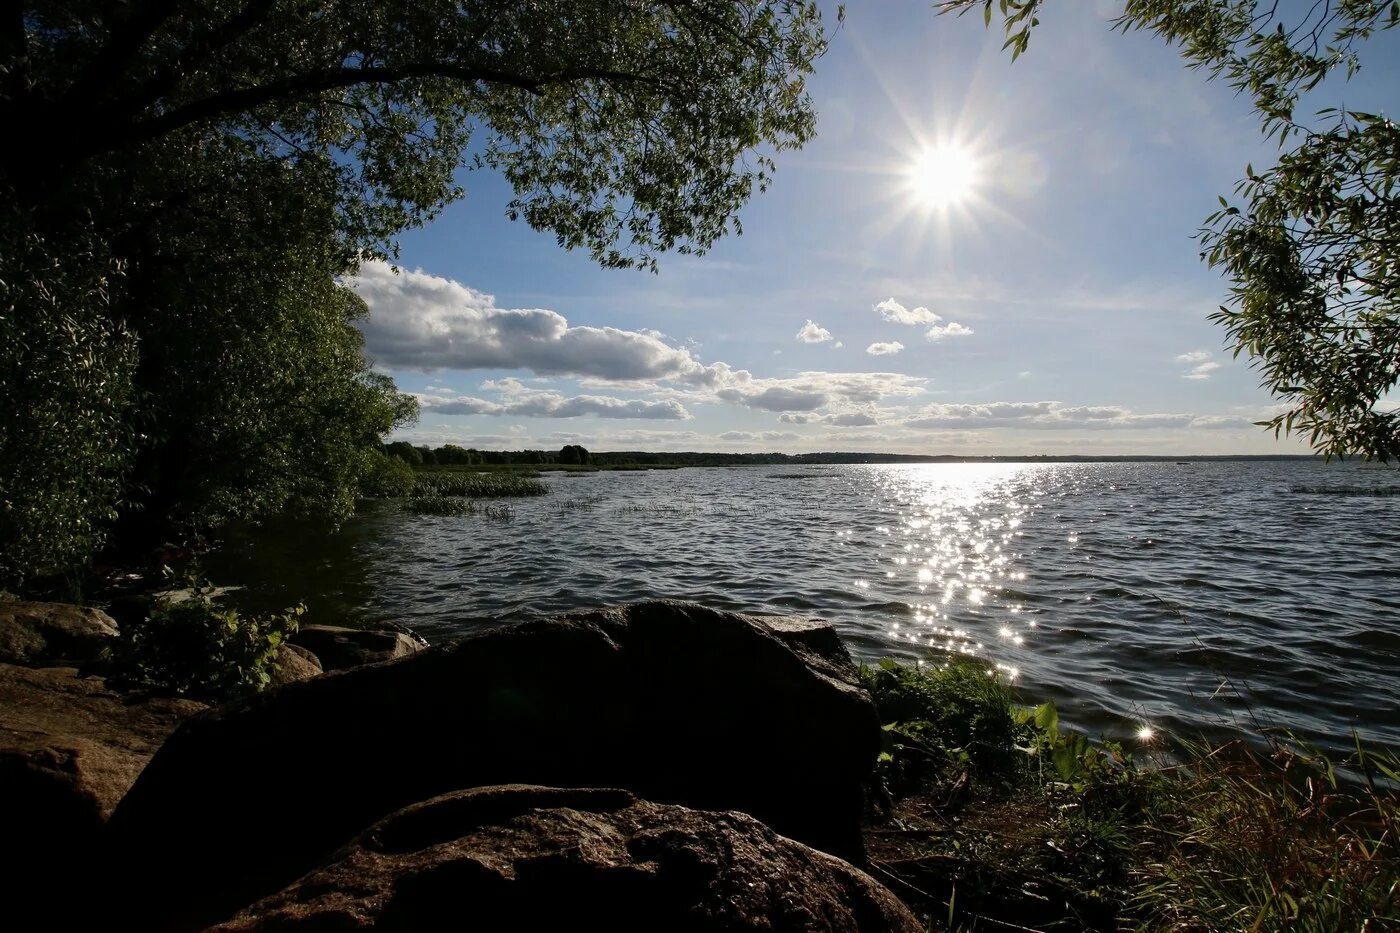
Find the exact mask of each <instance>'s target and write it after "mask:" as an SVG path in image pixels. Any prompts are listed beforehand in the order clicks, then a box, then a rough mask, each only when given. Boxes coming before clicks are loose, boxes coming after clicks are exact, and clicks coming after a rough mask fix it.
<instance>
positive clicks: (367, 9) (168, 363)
mask: <svg viewBox="0 0 1400 933" xmlns="http://www.w3.org/2000/svg"><path fill="white" fill-rule="evenodd" d="M824 49H825V38H824V33H823V27H822V22H821V18H820V15H819V12H818V10H817V7H816V4H815V3H814V2H808V0H785V2H769V0H623V2H617V0H532V2H529V3H520V2H516V0H451V2H449V0H129V2H126V3H120V4H117V3H109V2H104V0H46V2H43V3H37V2H27V3H26V2H19V3H17V4H12V5H11V6H10V7H9V8H8V11H7V13H6V14H5V15H4V17H3V18H0V126H4V127H5V128H6V130H7V132H8V134H9V139H10V140H21V141H22V144H20V145H14V144H11V145H8V146H5V147H0V393H3V395H4V397H5V398H6V402H7V409H6V411H5V413H4V415H3V418H0V555H3V556H0V585H4V584H6V583H15V582H16V581H19V582H22V581H23V580H24V579H26V578H29V577H33V576H34V575H35V574H42V573H49V572H53V571H55V570H61V569H63V568H64V567H67V566H71V565H73V564H74V563H76V562H81V561H82V560H84V559H86V558H88V557H89V556H90V555H91V554H92V553H93V552H94V550H95V549H96V548H97V547H99V546H100V545H101V543H102V541H103V540H104V538H106V537H108V536H109V532H110V531H111V530H112V529H113V528H116V529H117V531H118V533H119V536H123V535H128V533H129V536H130V537H132V538H133V539H134V538H138V537H146V538H149V537H151V536H162V535H172V534H182V533H187V532H190V531H198V530H199V529H203V528H209V527H215V526H217V525H218V524H220V523H222V522H225V521H228V520H230V519H235V518H242V519H251V520H257V519H259V518H261V517H264V516H267V515H270V514H273V513H277V512H285V511H287V510H297V511H302V510H305V511H317V512H323V513H328V514H331V515H333V516H341V515H344V514H346V513H347V512H348V510H349V508H350V507H351V505H352V503H353V499H354V495H355V489H356V485H357V483H358V482H359V481H360V480H361V479H363V478H364V477H365V476H366V475H368V474H369V473H370V472H372V471H373V470H375V469H377V468H378V467H377V464H378V463H379V461H380V459H382V453H381V452H380V438H382V436H383V435H384V434H386V433H388V432H389V431H391V430H392V429H393V428H394V427H395V426H397V425H400V424H404V423H406V422H407V421H409V420H411V419H412V418H413V417H414V415H415V404H414V402H413V400H412V399H411V398H409V397H406V396H403V395H401V394H399V393H398V392H397V391H396V390H395V389H394V387H393V384H392V382H391V381H389V380H388V379H387V377H385V376H383V375H381V374H379V373H377V372H375V371H374V370H373V369H372V368H371V367H370V365H369V361H367V360H365V359H364V357H363V353H362V348H361V345H360V338H359V334H358V332H357V331H356V330H355V328H354V322H355V319H356V318H357V317H358V316H359V315H361V314H363V313H365V311H364V306H363V304H362V303H361V302H359V300H358V299H357V298H356V297H355V296H354V295H353V294H351V293H350V292H348V291H347V290H346V289H344V288H343V287H341V286H340V285H339V284H338V282H339V281H340V280H341V278H342V277H344V276H345V275H347V274H349V273H351V272H353V271H354V269H355V268H356V265H357V263H358V262H360V261H362V259H364V258H365V257H368V256H376V257H392V256H393V255H394V253H395V242H396V238H397V236H398V235H399V234H400V233H402V232H403V231H404V230H406V229H408V228H411V227H413V226H415V225H418V224H421V223H424V222H425V221H427V220H429V219H430V218H432V217H433V216H434V215H435V214H436V213H437V212H438V211H440V210H441V209H442V208H443V206H444V205H445V204H447V203H449V202H450V201H452V200H454V199H456V198H459V197H461V196H463V191H462V188H461V186H460V179H461V177H462V176H461V174H460V172H461V170H462V169H463V168H478V169H485V170H490V171H495V172H499V173H501V174H502V175H503V176H504V177H505V178H506V179H507V180H508V181H509V182H510V184H511V185H512V186H513V188H514V191H515V197H514V199H513V200H512V201H511V203H510V204H508V205H506V206H505V210H506V212H507V213H508V215H509V216H511V217H513V218H519V219H523V220H524V221H526V222H527V223H529V224H530V225H531V226H533V227H535V228H537V229H540V230H547V231H551V232H553V233H554V235H555V236H556V237H557V239H558V241H559V243H560V244H561V245H562V246H565V247H568V248H580V249H585V250H588V251H589V253H590V254H591V255H592V256H593V257H594V259H596V260H597V261H598V262H600V263H602V264H603V265H605V266H638V267H642V268H655V266H656V262H657V257H658V255H659V254H661V253H662V252H665V251H668V250H673V251H678V252H701V251H703V250H705V249H706V248H708V247H709V246H711V245H712V244H713V243H714V242H715V241H716V240H717V239H718V238H719V237H721V236H723V235H724V234H725V233H726V232H728V231H731V230H737V229H738V220H737V217H736V212H737V211H738V209H739V208H740V207H741V206H742V205H743V204H744V203H745V202H746V201H747V200H748V199H749V198H750V197H751V196H752V195H753V194H754V193H755V192H757V191H760V190H762V189H763V188H764V187H765V186H766V185H767V183H768V181H769V178H770V177H771V173H772V171H773V168H774V162H773V159H774V156H775V154H776V153H778V152H780V151H781V150H783V149H787V148H790V147H795V146H800V145H802V144H803V143H804V142H806V141H807V140H808V139H809V138H810V137H811V135H812V133H813V128H814V121H815V118H814V114H813V110H812V105H811V101H810V100H809V98H808V96H807V93H806V90H805V84H804V80H805V77H806V76H807V74H808V73H809V72H810V71H811V68H812V64H813V62H814V60H815V59H816V58H817V57H818V56H819V55H820V54H821V53H822V51H823V50H824Z"/></svg>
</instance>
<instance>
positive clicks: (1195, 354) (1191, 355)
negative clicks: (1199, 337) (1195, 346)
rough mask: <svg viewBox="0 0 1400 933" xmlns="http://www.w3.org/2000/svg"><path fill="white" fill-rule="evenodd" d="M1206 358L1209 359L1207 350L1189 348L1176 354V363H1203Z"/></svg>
mask: <svg viewBox="0 0 1400 933" xmlns="http://www.w3.org/2000/svg"><path fill="white" fill-rule="evenodd" d="M1208 359H1210V351H1209V350H1191V351H1190V352H1187V353H1183V354H1181V355H1180V356H1178V357H1177V358H1176V361H1177V362H1178V363H1204V362H1205V361H1206V360H1208Z"/></svg>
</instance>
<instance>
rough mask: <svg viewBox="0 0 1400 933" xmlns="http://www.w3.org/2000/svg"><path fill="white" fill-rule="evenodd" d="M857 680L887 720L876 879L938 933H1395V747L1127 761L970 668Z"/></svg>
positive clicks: (1266, 750)
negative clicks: (1017, 931)
mask: <svg viewBox="0 0 1400 933" xmlns="http://www.w3.org/2000/svg"><path fill="white" fill-rule="evenodd" d="M862 676H863V678H864V680H865V683H866V686H867V687H868V688H869V690H870V692H871V695H872V697H873V698H874V700H875V703H876V705H877V707H878V708H879V710H880V715H881V720H882V722H884V723H885V726H884V735H885V746H884V751H883V752H882V753H881V755H880V761H879V764H878V766H877V772H876V779H875V781H874V786H873V787H872V793H871V820H872V825H871V826H870V828H869V829H868V831H867V849H868V851H869V854H870V857H871V865H872V869H873V871H874V873H875V874H876V876H877V877H879V878H881V880H883V881H885V882H886V883H887V884H889V885H890V887H891V888H892V889H893V890H894V891H895V892H896V893H897V894H900V895H901V896H903V897H904V898H905V899H906V901H908V902H909V903H910V904H911V906H913V907H914V908H915V909H916V910H918V911H922V912H923V913H924V914H925V916H926V918H927V919H928V920H929V922H930V923H931V924H932V925H933V927H934V928H938V929H942V928H948V929H1006V928H1008V925H1009V926H1010V928H1022V929H1024V928H1030V929H1037V930H1071V929H1072V930H1084V929H1105V930H1107V929H1151V930H1158V929H1160V930H1179V931H1195V930H1203V931H1204V930H1259V931H1264V930H1285V929H1287V930H1304V931H1310V930H1316V931H1323V930H1380V929H1395V928H1397V927H1396V926H1394V924H1400V882H1397V879H1400V849H1398V848H1397V836H1396V833H1397V829H1398V827H1397V818H1400V798H1398V797H1397V788H1398V787H1400V757H1397V756H1396V755H1395V754H1393V753H1390V752H1379V751H1367V750H1364V749H1361V748H1358V749H1357V751H1356V753H1355V754H1354V755H1352V756H1351V757H1349V758H1348V760H1347V761H1345V762H1339V763H1336V764H1334V763H1333V762H1330V761H1328V760H1327V759H1326V758H1324V757H1323V756H1321V755H1319V754H1317V753H1315V752H1313V751H1311V750H1309V749H1306V748H1304V747H1303V746H1301V745H1300V744H1299V743H1297V742H1294V741H1292V740H1290V739H1288V738H1287V737H1283V738H1280V737H1278V736H1272V737H1267V740H1266V741H1264V742H1262V743H1261V744H1254V745H1252V744H1250V743H1247V742H1245V741H1243V740H1239V741H1236V742H1232V743H1229V744H1227V745H1224V746H1211V745H1206V744H1202V743H1193V742H1187V741H1175V742H1173V743H1171V744H1170V745H1168V744H1166V743H1165V742H1162V743H1161V744H1158V745H1156V746H1154V747H1153V748H1152V749H1151V750H1150V753H1149V755H1148V756H1147V759H1146V760H1143V761H1138V760H1135V757H1134V755H1132V754H1129V753H1128V752H1127V751H1125V750H1124V749H1123V748H1122V747H1121V746H1119V745H1116V744H1114V743H1111V742H1104V743H1101V744H1098V745H1094V744H1092V743H1090V742H1089V741H1088V740H1087V738H1085V737H1084V736H1082V735H1079V734H1077V733H1074V732H1071V731H1069V730H1063V729H1061V728H1060V726H1059V721H1058V720H1059V717H1058V714H1057V713H1056V711H1055V708H1054V706H1053V705H1051V704H1048V703H1047V704H1043V705H1041V706H1038V707H1034V708H1029V707H1024V706H1021V705H1019V704H1018V703H1017V701H1016V697H1015V695H1014V694H1013V693H1012V691H1011V690H1010V689H1009V688H1008V687H1007V686H1005V685H1004V684H1003V683H1001V682H1000V681H999V680H997V679H996V678H995V677H994V676H992V675H991V674H989V673H988V671H987V670H986V669H985V668H982V667H980V666H978V665H975V664H971V663H967V662H962V663H959V662H953V663H950V664H948V665H946V666H940V665H938V664H926V665H924V666H914V665H903V664H897V663H894V662H882V663H881V664H880V665H878V666H874V667H866V668H862ZM1138 756H1139V757H1142V756H1143V753H1142V752H1139V753H1138ZM1347 769H1350V772H1351V773H1353V774H1355V775H1357V776H1358V777H1357V778H1356V779H1355V780H1353V781H1351V782H1350V783H1348V782H1347V780H1346V779H1344V778H1343V777H1342V775H1344V774H1346V773H1348V771H1347Z"/></svg>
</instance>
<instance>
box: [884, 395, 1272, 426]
mask: <svg viewBox="0 0 1400 933" xmlns="http://www.w3.org/2000/svg"><path fill="white" fill-rule="evenodd" d="M1251 423H1252V422H1251V421H1250V420H1249V419H1247V418H1233V417H1225V416H1219V415H1191V414H1173V413H1162V414H1155V413H1151V414H1138V413H1136V412H1133V411H1131V410H1129V409H1127V408H1123V407H1121V406H1118V405H1077V406H1066V405H1062V404H1060V403H1059V402H1053V401H1037V402H984V403H981V404H935V405H927V406H925V407H924V408H922V409H919V410H918V411H915V412H913V413H911V415H910V417H909V418H907V419H906V420H905V422H904V426H905V427H909V428H918V429H921V430H924V429H935V430H936V429H943V428H1031V429H1040V430H1055V429H1067V428H1077V429H1081V430H1086V429H1087V430H1113V429H1127V428H1138V429H1144V428H1241V427H1248V426H1250V425H1251Z"/></svg>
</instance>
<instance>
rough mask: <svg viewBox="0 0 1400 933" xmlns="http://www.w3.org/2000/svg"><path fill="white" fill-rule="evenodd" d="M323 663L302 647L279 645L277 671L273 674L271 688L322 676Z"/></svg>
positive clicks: (269, 684)
mask: <svg viewBox="0 0 1400 933" xmlns="http://www.w3.org/2000/svg"><path fill="white" fill-rule="evenodd" d="M321 673H322V671H321V661H320V659H319V658H317V657H316V655H314V654H312V653H311V652H310V651H307V650H306V649H305V648H303V647H302V646H301V645H279V646H278V648H277V669H276V670H275V671H273V672H272V680H270V681H269V682H268V686H269V687H280V686H282V685H283V684H294V683H299V682H301V681H303V680H310V679H311V678H313V677H320V676H321Z"/></svg>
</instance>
